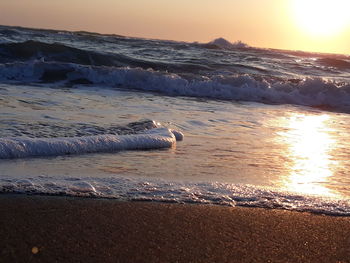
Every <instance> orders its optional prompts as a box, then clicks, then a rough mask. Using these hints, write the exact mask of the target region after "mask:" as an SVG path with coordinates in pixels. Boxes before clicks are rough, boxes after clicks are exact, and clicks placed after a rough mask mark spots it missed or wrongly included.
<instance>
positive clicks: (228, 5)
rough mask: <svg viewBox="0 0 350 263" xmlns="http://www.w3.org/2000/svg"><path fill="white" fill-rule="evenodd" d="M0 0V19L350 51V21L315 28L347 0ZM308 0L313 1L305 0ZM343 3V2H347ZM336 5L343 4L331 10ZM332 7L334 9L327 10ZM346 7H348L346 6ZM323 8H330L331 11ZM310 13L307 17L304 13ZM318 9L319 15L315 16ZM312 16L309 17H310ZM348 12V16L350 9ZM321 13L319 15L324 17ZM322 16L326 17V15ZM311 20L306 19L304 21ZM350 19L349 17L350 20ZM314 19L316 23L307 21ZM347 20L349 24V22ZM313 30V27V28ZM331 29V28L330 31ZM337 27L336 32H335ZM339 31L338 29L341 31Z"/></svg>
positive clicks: (31, 24)
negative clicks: (321, 4) (300, 4)
mask: <svg viewBox="0 0 350 263" xmlns="http://www.w3.org/2000/svg"><path fill="white" fill-rule="evenodd" d="M297 1H299V2H300V0H176V1H175V0H1V2H0V24H2V25H17V26H24V27H38V28H51V29H66V30H86V31H94V32H100V33H114V34H121V35H127V36H136V37H146V38H159V39H171V40H183V41H191V42H192V41H199V42H208V41H210V40H212V39H214V38H217V37H224V38H226V39H228V40H230V41H236V40H242V41H243V42H246V43H248V44H249V45H251V46H256V47H268V48H281V49H292V50H308V51H317V52H331V53H343V54H350V45H349V44H350V22H349V21H347V24H346V25H345V22H343V20H341V21H340V22H339V24H340V23H342V24H341V30H338V27H339V28H340V26H338V24H336V25H335V27H334V28H335V29H334V28H332V29H331V31H332V32H327V33H325V32H321V33H320V32H317V30H316V29H317V28H318V30H323V28H325V27H326V25H325V24H324V21H327V20H328V21H333V20H336V19H337V18H338V17H340V16H343V14H342V13H341V14H340V12H341V10H345V6H342V5H343V4H342V3H343V2H344V1H348V2H350V1H349V0H318V3H319V2H323V3H324V4H323V9H322V10H321V9H318V8H319V6H320V5H319V4H315V3H316V2H315V1H316V0H303V1H304V2H302V3H304V4H303V6H305V7H306V9H305V8H304V7H303V9H304V11H300V10H299V9H300V8H301V7H297V9H295V8H293V7H295V5H293V4H294V3H296V2H297ZM306 2H309V3H310V4H309V5H305V3H306ZM344 3H345V2H344ZM335 5H338V6H339V7H340V8H339V9H334V10H333V9H332V8H331V7H332V6H335ZM329 10H330V12H328V11H329ZM346 10H348V9H346ZM322 12H328V13H327V14H326V13H325V14H324V13H322ZM305 14H307V18H305V17H302V15H304V16H305ZM317 14H318V16H316V15H317ZM309 16H310V19H309ZM345 16H346V17H350V16H348V15H347V14H346V15H345ZM320 17H321V18H320ZM323 17H325V18H324V19H323ZM305 19H306V20H307V21H304V20H305ZM348 20H349V19H348ZM309 21H314V23H313V24H308V23H309ZM348 22H349V23H348ZM313 31H314V32H313ZM328 31H329V30H328ZM333 31H334V32H333ZM338 31H339V32H338Z"/></svg>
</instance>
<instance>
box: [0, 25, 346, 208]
mask: <svg viewBox="0 0 350 263" xmlns="http://www.w3.org/2000/svg"><path fill="white" fill-rule="evenodd" d="M13 30H17V31H21V32H20V33H19V34H18V35H14V36H12V39H11V40H8V39H7V40H4V38H3V39H2V42H3V43H22V42H21V41H23V40H28V39H31V37H32V35H31V34H33V32H32V31H31V30H25V29H13ZM24 32H26V33H27V34H28V35H25V34H24ZM42 34H43V35H42V36H40V37H34V38H35V39H36V41H39V40H40V41H48V42H51V41H52V40H55V41H58V40H60V42H61V43H63V44H64V45H69V44H70V45H71V46H72V47H74V48H76V49H74V50H71V49H69V48H67V47H59V46H54V47H53V46H42V44H38V42H36V43H28V42H27V43H26V44H25V45H27V46H26V47H27V48H28V44H29V45H32V47H31V48H34V49H38V48H39V49H41V56H42V57H41V58H40V59H39V60H38V58H37V57H35V58H34V57H33V56H32V55H33V54H30V55H28V57H26V56H27V54H26V53H25V54H24V55H23V56H22V57H16V58H13V57H10V55H9V53H6V52H10V51H9V50H10V49H8V46H6V47H5V46H2V47H0V57H1V56H2V60H3V61H2V62H3V64H0V66H2V70H0V79H2V81H1V84H0V104H1V115H0V142H2V141H3V140H7V139H8V138H10V137H15V138H16V140H18V141H20V143H22V144H23V142H24V138H32V139H33V140H36V139H37V138H46V139H45V140H49V141H50V139H52V140H54V139H53V138H86V137H89V136H100V135H102V136H105V135H109V134H113V135H117V136H122V138H125V137H123V136H125V134H135V133H136V134H144V133H147V132H148V131H149V130H152V129H154V128H156V127H160V126H162V127H167V128H170V129H173V130H176V131H181V132H183V133H184V135H185V138H184V140H183V141H178V142H176V144H174V145H173V146H172V147H170V148H168V149H157V148H158V147H157V146H156V145H154V147H153V149H151V150H146V151H116V152H107V153H106V152H103V151H101V152H97V153H96V152H95V153H89V154H87V153H86V152H80V153H81V154H76V155H71V154H70V155H60V156H58V155H59V154H57V156H51V157H48V156H45V157H29V158H14V159H2V160H0V190H1V191H2V192H9V191H10V192H13V191H15V192H16V191H17V192H27V193H46V194H67V195H88V196H100V197H114V198H126V199H132V200H134V199H136V200H140V199H141V200H155V201H168V202H192V203H215V204H224V205H250V206H262V207H276V208H285V209H296V210H301V211H314V212H322V213H328V214H338V215H350V203H349V198H350V187H349V185H350V175H349V170H350V169H349V168H350V163H349V162H350V161H349V160H350V158H349V157H350V150H349V149H350V147H349V143H350V129H349V123H350V119H349V118H350V115H349V114H347V113H346V112H347V109H348V106H349V105H350V104H348V101H349V100H348V99H347V96H348V93H347V92H348V85H349V84H348V82H347V81H348V80H349V73H348V72H349V69H348V68H347V67H346V65H347V64H346V61H347V60H348V57H346V56H340V57H336V58H332V59H329V58H328V59H325V57H326V58H327V56H326V55H322V54H310V53H300V54H298V53H297V54H296V53H292V52H289V53H288V52H282V51H271V50H257V49H253V48H247V47H245V48H243V49H242V48H241V47H239V48H238V47H234V46H232V47H230V49H220V48H219V47H218V48H217V49H209V48H208V46H206V45H204V44H203V45H200V44H189V43H177V42H167V41H153V40H141V39H126V38H120V37H114V38H112V37H110V36H109V37H108V36H99V35H98V36H96V35H92V36H89V35H74V34H73V35H64V34H63V35H62V34H61V35H59V34H58V33H57V32H56V31H55V32H43V33H42ZM82 37H91V38H89V39H88V40H86V39H82ZM16 38H17V39H16ZM97 40H98V41H100V42H101V43H102V44H103V45H104V47H105V49H106V50H107V51H108V52H112V53H113V52H114V53H113V54H114V55H116V54H118V55H121V54H122V55H123V56H126V55H128V56H129V58H128V59H126V58H120V57H118V59H119V60H118V61H119V62H118V63H122V62H121V61H123V63H124V65H119V66H125V65H127V66H129V68H125V67H123V68H120V67H118V65H117V64H113V63H117V62H115V61H113V63H112V62H111V61H109V62H108V61H106V59H107V58H106V57H102V58H101V57H97V56H98V55H101V54H100V53H99V54H95V53H89V54H88V55H87V56H88V57H89V56H90V57H89V59H90V62H91V61H92V60H94V64H93V65H86V64H87V62H86V60H85V59H83V58H84V56H85V55H86V54H85V53H84V52H88V51H89V52H92V51H94V52H95V51H98V52H100V51H101V47H98V45H96V43H95V42H96V41H97ZM42 43H43V42H42ZM146 44H147V46H148V49H146V47H145V45H146ZM38 45H39V47H38ZM40 45H41V46H40ZM50 45H51V44H50ZM54 45H56V44H54ZM211 45H212V44H211ZM18 48H19V47H18V46H17V47H16V50H17V51H18ZM53 48H54V49H53ZM62 48H63V51H64V52H63V53H59V54H57V52H58V51H57V50H59V52H61V51H60V50H61V49H62ZM78 48H79V50H80V49H81V50H80V51H79V50H78ZM158 49H159V50H158ZM1 50H2V51H1ZM4 50H5V51H4ZM29 50H30V49H29ZM47 50H49V51H47ZM166 51H168V52H166ZM28 52H29V51H28ZM45 52H46V53H47V54H46V53H45ZM50 52H51V53H50ZM77 52H78V53H79V52H80V53H79V56H77V57H74V56H75V55H74V54H78V53H77ZM81 52H82V53H81ZM34 53H35V52H34ZM21 54H22V53H21ZM84 54H85V55H84ZM208 54H209V56H208ZM315 57H316V58H315ZM5 58H6V59H5ZM131 58H132V59H131ZM174 58H177V59H178V61H176V60H174ZM11 59H12V61H10V60H11ZM67 59H69V61H68V62H67V61H66V60H67ZM114 59H117V58H114ZM137 59H138V61H137V62H135V60H137ZM140 59H142V60H144V61H143V62H142V63H141V62H140V61H139V60H140ZM62 60H64V61H62ZM226 60H227V61H226ZM235 60H237V61H236V62H237V63H238V61H240V63H241V64H242V63H243V64H244V65H237V63H236V62H235ZM299 60H300V61H302V62H300V61H299ZM339 60H342V61H343V63H340V62H339ZM102 61H103V63H102ZM170 61H171V63H170ZM185 61H187V62H188V63H187V64H186V63H185ZM287 61H289V63H291V64H288V63H286V62H287ZM0 62H1V61H0ZM107 62H108V63H112V64H113V65H107V64H108V63H107ZM146 62H147V63H146ZM219 62H220V63H219ZM91 63H92V62H91ZM98 63H102V64H103V65H102V66H101V65H100V66H99V65H98ZM235 63H236V64H235ZM273 63H275V65H274V64H273ZM276 63H277V64H276ZM293 63H294V64H293ZM325 63H328V64H332V66H330V65H328V66H325ZM185 64H186V65H185ZM292 64H293V65H292ZM296 64H298V65H299V66H300V67H301V68H300V69H297V68H295V69H294V70H293V69H292V68H293V67H295V65H296ZM322 65H323V66H322ZM250 66H254V69H253V68H251V67H250ZM136 67H137V68H136ZM148 67H150V68H151V69H148ZM249 67H250V68H249ZM258 68H259V69H258ZM263 68H264V70H262V69H263ZM306 68H309V72H305V69H306ZM58 69H59V70H61V71H59V70H58ZM165 69H167V71H164V70H165ZM218 69H220V70H218ZM62 70H63V71H62ZM67 70H69V73H67V72H66V71H67ZM219 71H220V74H221V75H220V74H219ZM237 72H239V73H237ZM259 72H260V73H259ZM301 72H303V73H301ZM327 72H328V73H327ZM67 74H68V75H67ZM74 74H75V75H74ZM232 74H238V75H235V76H232ZM219 75H220V76H219ZM318 76H323V77H324V79H318V78H317V77H318ZM305 77H306V78H308V79H303V78H305ZM262 78H263V79H262ZM291 78H293V79H294V80H291ZM67 80H68V82H67ZM77 80H79V81H77ZM72 81H73V82H74V81H75V82H74V83H73V82H72ZM276 81H277V82H276ZM293 83H294V84H293ZM233 99H234V100H233ZM261 102H265V103H266V104H262V103H261ZM289 103H291V104H289ZM309 106H313V107H309ZM314 106H317V107H314ZM320 107H321V108H322V109H323V110H321V109H320ZM325 109H328V110H331V111H326V110H325ZM342 112H345V113H342ZM145 119H146V120H153V121H154V122H152V121H148V122H147V121H146V122H145V121H141V122H140V120H145ZM130 123H132V124H130ZM135 123H136V124H135ZM145 123H146V124H147V125H148V126H145ZM150 123H154V127H153V126H152V125H151V126H149V124H150ZM128 136H129V135H128ZM131 136H133V135H131ZM1 140H2V141H1ZM21 140H22V141H21ZM64 140H65V139H64ZM5 143H6V141H5Z"/></svg>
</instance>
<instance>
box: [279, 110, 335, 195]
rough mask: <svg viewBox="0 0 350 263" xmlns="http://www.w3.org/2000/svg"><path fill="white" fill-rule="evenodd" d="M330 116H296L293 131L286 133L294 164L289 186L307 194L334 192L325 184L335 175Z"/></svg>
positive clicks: (290, 126)
mask: <svg viewBox="0 0 350 263" xmlns="http://www.w3.org/2000/svg"><path fill="white" fill-rule="evenodd" d="M328 119H329V116H328V115H321V116H303V115H296V116H294V117H293V118H291V120H290V123H289V128H290V130H289V131H288V132H287V133H285V134H284V136H285V138H286V139H287V143H288V144H289V149H290V157H291V158H292V159H293V160H294V165H293V166H292V167H290V169H291V173H290V176H289V178H288V180H287V181H286V184H287V186H288V188H289V189H291V190H294V191H299V192H304V193H308V194H325V195H332V191H330V190H329V189H328V188H326V187H325V186H323V184H324V183H325V182H328V181H329V180H330V178H331V176H332V174H333V172H332V169H331V167H332V166H336V162H335V161H332V160H331V159H332V158H331V155H330V151H331V150H332V148H333V147H334V144H335V141H334V140H333V139H332V138H331V136H330V135H329V133H328V131H327V129H329V127H328V125H327V120H328Z"/></svg>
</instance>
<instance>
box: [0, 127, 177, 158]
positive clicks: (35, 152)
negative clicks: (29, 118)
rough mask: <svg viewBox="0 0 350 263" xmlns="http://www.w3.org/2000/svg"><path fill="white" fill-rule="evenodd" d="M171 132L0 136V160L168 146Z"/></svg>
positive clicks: (172, 135) (171, 141)
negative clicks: (46, 136)
mask: <svg viewBox="0 0 350 263" xmlns="http://www.w3.org/2000/svg"><path fill="white" fill-rule="evenodd" d="M174 133H176V134H178V133H179V132H174ZM174 133H173V132H172V131H170V130H169V129H167V128H156V129H151V130H148V131H146V132H145V133H143V134H135V135H97V136H84V137H72V138H68V137H67V138H23V137H14V138H0V159H9V158H25V157H34V156H58V155H65V154H83V153H98V152H116V151H122V150H146V149H158V148H170V147H172V146H173V145H174V144H175V143H176V138H175V135H174Z"/></svg>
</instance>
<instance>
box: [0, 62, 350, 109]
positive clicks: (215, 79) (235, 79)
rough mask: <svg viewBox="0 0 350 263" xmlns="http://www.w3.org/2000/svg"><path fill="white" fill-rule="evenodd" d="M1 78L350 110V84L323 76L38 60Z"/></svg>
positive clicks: (12, 67)
mask: <svg viewBox="0 0 350 263" xmlns="http://www.w3.org/2000/svg"><path fill="white" fill-rule="evenodd" d="M0 80H2V81H8V82H11V81H16V82H18V81H20V82H25V83H28V82H36V83H38V82H39V83H40V82H45V83H47V82H57V81H61V84H67V85H74V84H94V85H100V86H108V87H122V88H124V89H135V90H140V91H151V92H159V93H162V94H166V95H171V96H189V97H204V98H212V99H222V100H241V101H253V102H262V103H268V104H296V105H303V106H312V107H321V108H323V109H331V110H338V111H346V112H349V111H350V84H349V83H337V82H334V81H329V80H324V79H321V78H306V79H294V80H278V79H277V80H276V79H265V78H263V77H259V78H254V77H253V76H250V75H216V76H212V77H204V76H203V77H201V78H200V79H198V78H194V79H191V78H189V79H187V78H183V77H181V76H180V75H177V74H171V73H164V72H160V71H154V70H151V69H149V70H144V69H141V68H128V67H127V68H125V67H122V68H116V67H96V66H84V65H77V64H72V63H56V62H52V63H47V62H42V61H34V62H31V63H22V62H18V63H9V64H2V65H0Z"/></svg>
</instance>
